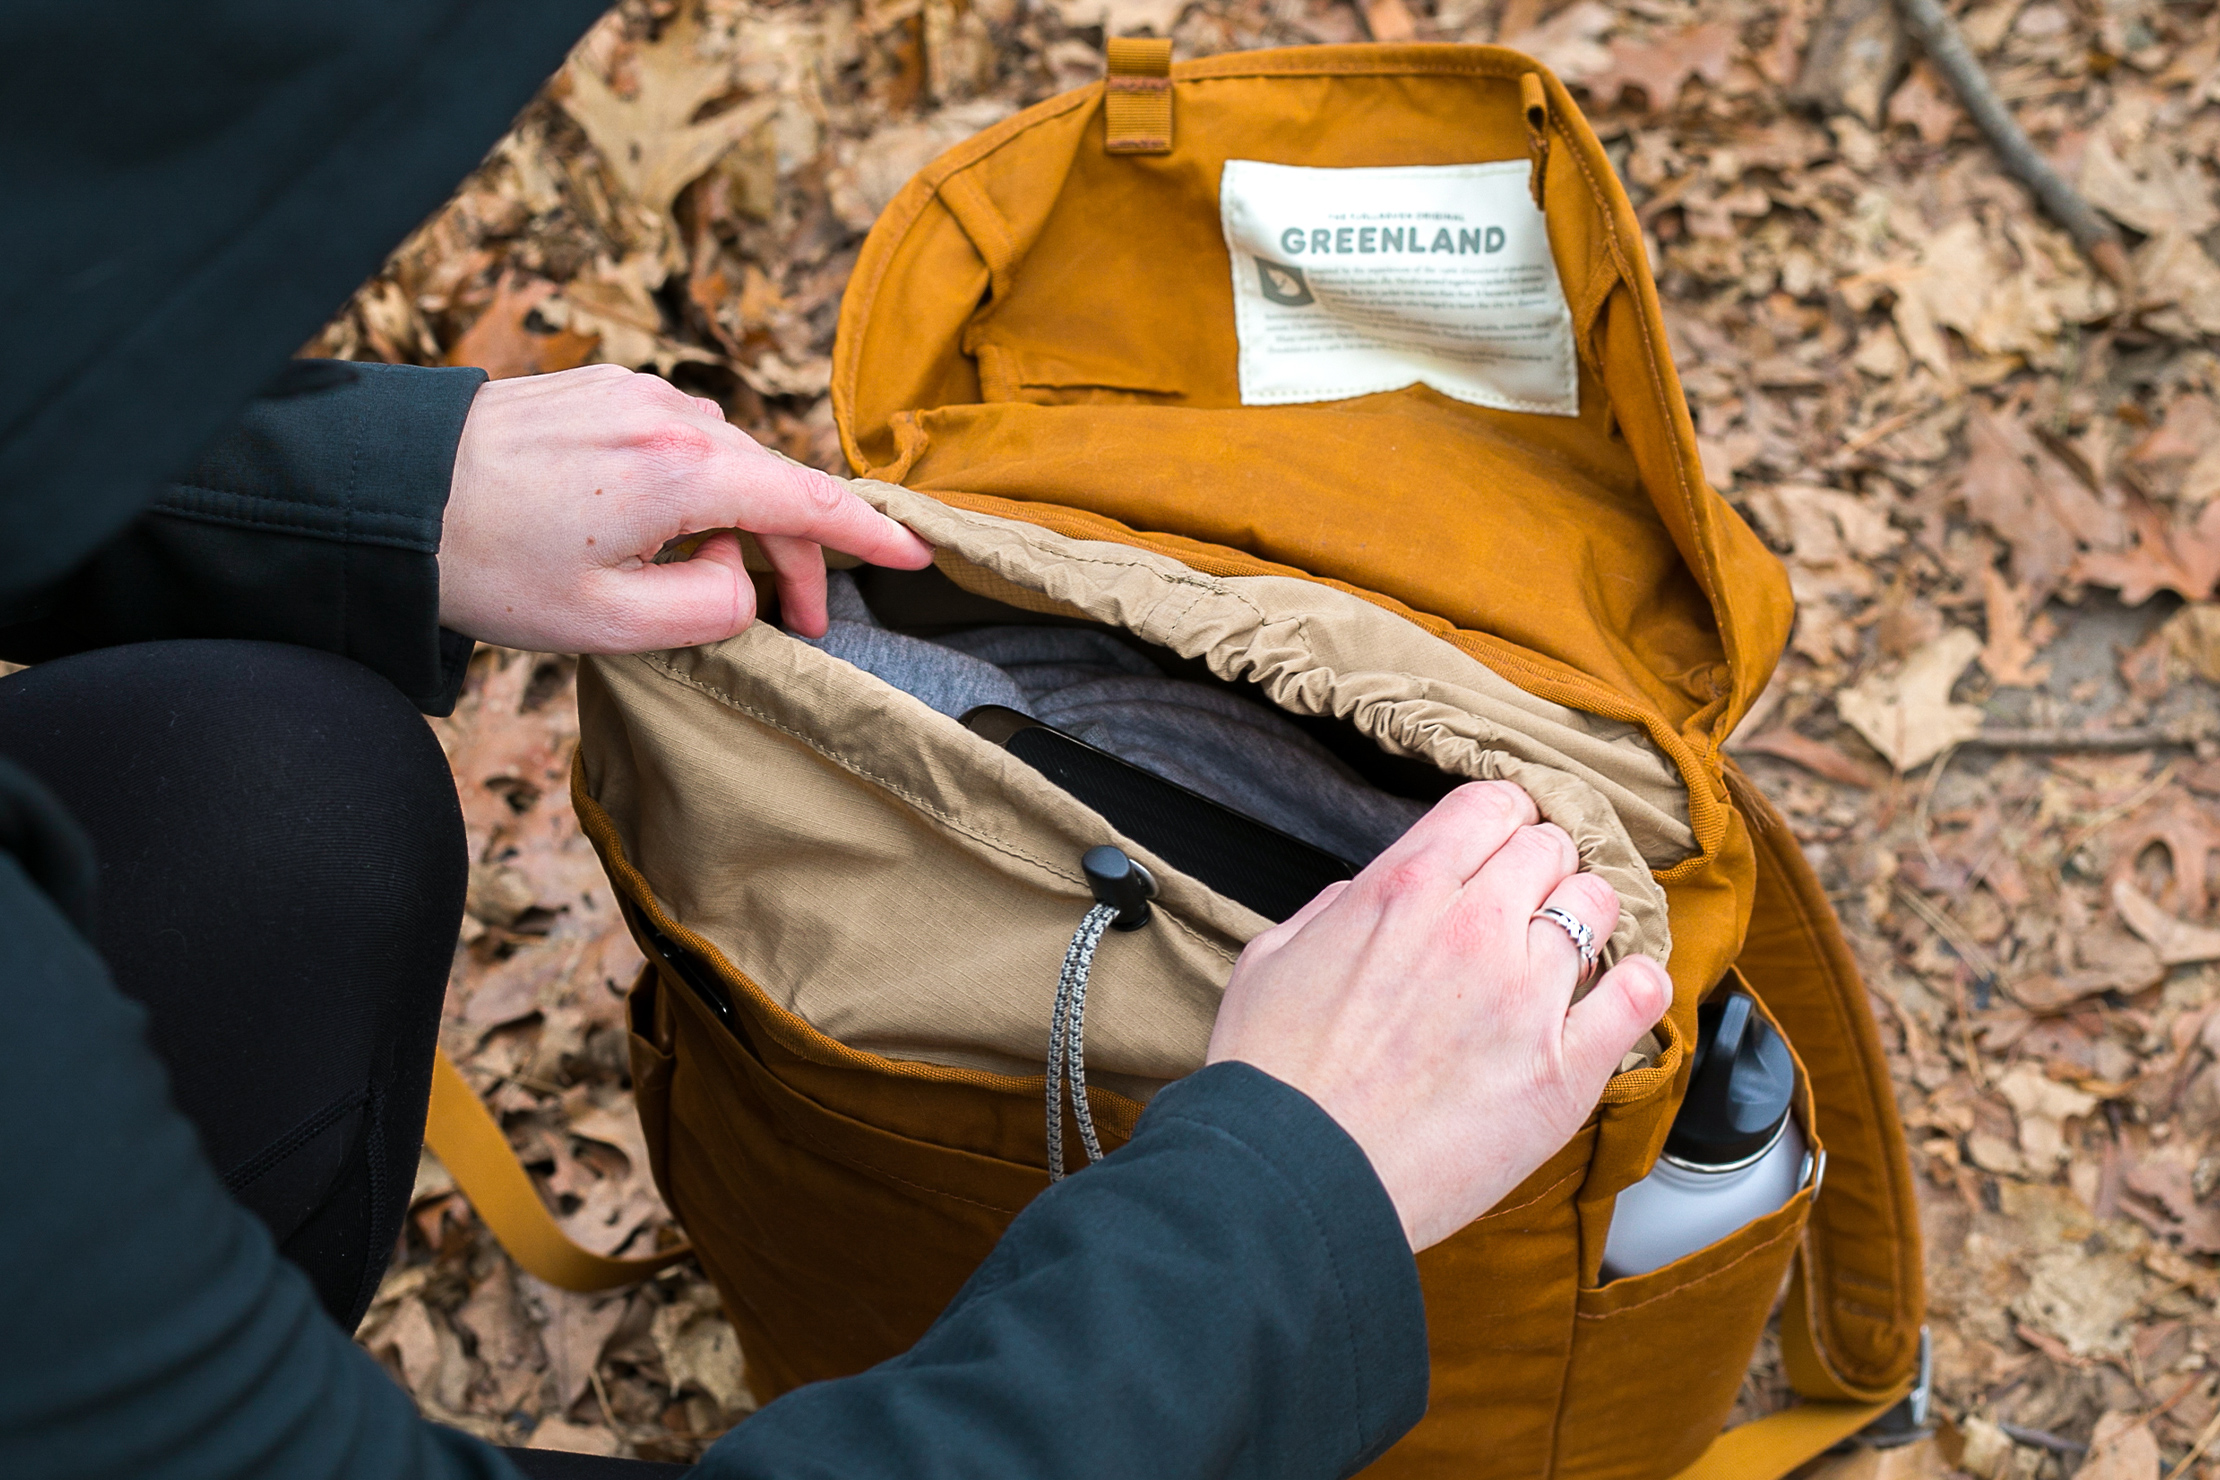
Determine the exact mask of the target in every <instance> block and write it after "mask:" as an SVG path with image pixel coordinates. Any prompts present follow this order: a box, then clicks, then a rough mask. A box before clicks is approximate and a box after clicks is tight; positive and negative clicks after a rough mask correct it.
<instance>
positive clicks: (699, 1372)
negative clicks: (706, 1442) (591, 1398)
mask: <svg viewBox="0 0 2220 1480" xmlns="http://www.w3.org/2000/svg"><path fill="white" fill-rule="evenodd" d="M696 1297H697V1298H695V1299H693V1300H688V1301H674V1302H672V1303H671V1304H669V1305H666V1306H664V1307H663V1308H662V1309H661V1310H659V1311H657V1312H656V1313H655V1320H654V1322H653V1323H652V1324H651V1325H650V1326H649V1328H648V1334H649V1336H650V1338H651V1339H652V1340H653V1341H654V1342H655V1349H656V1350H657V1351H658V1352H660V1353H661V1354H662V1357H663V1371H664V1372H665V1374H666V1375H668V1376H669V1378H670V1381H671V1391H672V1392H674V1393H677V1392H683V1391H687V1390H692V1391H694V1392H699V1393H704V1394H706V1395H708V1397H709V1398H710V1400H711V1401H712V1402H714V1403H715V1404H716V1405H717V1407H718V1409H719V1410H720V1411H721V1412H722V1413H723V1414H724V1415H725V1416H726V1417H728V1418H738V1417H739V1416H741V1415H742V1414H745V1413H748V1412H751V1411H753V1409H754V1408H755V1399H754V1398H753V1396H752V1395H751V1394H750V1393H749V1392H748V1387H747V1381H746V1376H747V1374H746V1369H745V1366H744V1364H743V1363H742V1360H741V1357H740V1341H739V1338H738V1337H737V1336H735V1335H734V1334H733V1330H732V1323H731V1322H730V1321H727V1320H726V1319H725V1313H724V1311H723V1310H722V1309H720V1308H719V1307H718V1306H717V1303H716V1300H715V1298H714V1297H713V1296H710V1295H708V1294H707V1292H706V1291H697V1292H696Z"/></svg>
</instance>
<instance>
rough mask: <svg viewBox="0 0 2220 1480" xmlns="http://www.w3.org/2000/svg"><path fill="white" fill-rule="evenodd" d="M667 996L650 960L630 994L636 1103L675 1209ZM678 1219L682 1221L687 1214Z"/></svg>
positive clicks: (673, 1061) (652, 1165) (653, 1163)
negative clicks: (672, 1190)
mask: <svg viewBox="0 0 2220 1480" xmlns="http://www.w3.org/2000/svg"><path fill="white" fill-rule="evenodd" d="M662 999H663V983H662V977H661V973H660V972H659V971H658V970H657V969H656V967H655V965H654V963H652V962H651V963H649V964H648V965H646V966H643V967H641V968H640V975H639V977H638V979H636V980H635V981H634V982H633V983H632V990H631V992H630V993H628V994H627V995H626V997H625V1019H626V1023H625V1025H626V1027H627V1029H628V1030H629V1031H628V1032H627V1034H626V1045H627V1047H628V1048H629V1049H630V1058H631V1061H632V1102H633V1104H634V1105H635V1106H636V1107H637V1108H638V1110H639V1115H640V1133H641V1134H642V1135H643V1136H644V1137H645V1138H646V1140H647V1152H648V1169H649V1170H650V1171H652V1172H653V1173H654V1174H655V1189H656V1191H658V1192H660V1193H662V1194H663V1202H664V1205H665V1206H667V1207H669V1208H670V1209H671V1211H672V1212H674V1213H676V1212H677V1211H678V1203H677V1202H676V1201H675V1200H674V1199H673V1198H672V1196H671V1181H670V1152H669V1147H670V1137H671V1079H672V1076H673V1075H674V1073H675V1072H676V1070H677V1068H678V1058H677V1056H676V1055H675V1054H673V1053H672V1052H671V1047H670V1039H671V1035H670V1021H669V1019H668V1017H666V1016H665V1015H664V1013H663V1011H662ZM679 1221H680V1223H681V1224H683V1223H684V1222H685V1219H684V1217H683V1216H681V1217H680V1219H679Z"/></svg>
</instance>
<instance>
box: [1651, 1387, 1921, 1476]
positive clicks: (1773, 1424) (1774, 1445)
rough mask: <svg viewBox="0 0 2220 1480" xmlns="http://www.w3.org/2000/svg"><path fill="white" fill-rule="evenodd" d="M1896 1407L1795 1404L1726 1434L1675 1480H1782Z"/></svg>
mask: <svg viewBox="0 0 2220 1480" xmlns="http://www.w3.org/2000/svg"><path fill="white" fill-rule="evenodd" d="M1898 1396H1899V1397H1900V1396H1902V1395H1901V1394H1899V1395H1898ZM1896 1403H1897V1399H1896V1398H1887V1399H1884V1400H1883V1401H1881V1402H1879V1403H1799V1404H1798V1405H1797V1406H1795V1407H1794V1408H1783V1409H1782V1410H1781V1411H1780V1412H1778V1413H1769V1414H1767V1415H1766V1416H1765V1417H1763V1418H1758V1419H1752V1420H1751V1421H1750V1422H1748V1423H1746V1424H1741V1425H1739V1426H1737V1427H1735V1428H1731V1429H1728V1430H1727V1431H1726V1432H1725V1433H1723V1434H1721V1435H1720V1436H1719V1437H1718V1438H1716V1439H1714V1440H1712V1441H1711V1447H1710V1448H1709V1449H1707V1450H1705V1451H1704V1452H1703V1455H1702V1456H1701V1457H1700V1458H1699V1459H1697V1461H1696V1462H1695V1463H1694V1464H1692V1465H1690V1466H1689V1467H1688V1468H1687V1469H1685V1470H1682V1471H1681V1472H1680V1474H1679V1475H1677V1476H1675V1477H1674V1480H1780V1477H1782V1476H1783V1475H1786V1474H1787V1473H1788V1472H1789V1471H1791V1470H1793V1469H1795V1468H1796V1467H1797V1466H1798V1465H1801V1464H1803V1463H1804V1462H1805V1461H1806V1460H1811V1459H1817V1458H1818V1457H1819V1456H1820V1455H1822V1454H1825V1453H1826V1452H1827V1451H1828V1450H1829V1449H1831V1448H1833V1447H1834V1446H1835V1445H1837V1444H1839V1443H1841V1442H1842V1441H1843V1440H1844V1439H1847V1438H1849V1437H1850V1436H1851V1435H1852V1434H1855V1433H1856V1432H1857V1431H1858V1430H1860V1429H1862V1428H1864V1427H1865V1426H1866V1425H1867V1424H1869V1423H1871V1422H1873V1420H1875V1419H1877V1418H1879V1417H1880V1416H1881V1415H1882V1414H1884V1413H1886V1412H1888V1411H1889V1410H1890V1409H1891V1408H1894V1407H1895V1406H1896Z"/></svg>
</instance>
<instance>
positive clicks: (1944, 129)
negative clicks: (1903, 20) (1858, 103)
mask: <svg viewBox="0 0 2220 1480" xmlns="http://www.w3.org/2000/svg"><path fill="white" fill-rule="evenodd" d="M1965 116H1966V115H1965V110H1964V109H1962V108H1960V107H1959V106H1958V98H1957V94H1955V93H1953V92H1952V91H1951V90H1950V89H1949V88H1948V87H1947V86H1945V85H1944V84H1943V83H1942V82H1940V81H1939V80H1937V78H1936V77H1935V73H1934V69H1933V68H1931V67H1929V66H1928V65H1927V63H1926V62H1924V61H1922V62H1919V63H1917V64H1916V65H1914V66H1913V67H1912V69H1911V70H1910V71H1909V72H1907V73H1905V74H1904V81H1903V82H1902V83H1900V84H1899V85H1898V86H1897V89H1896V91H1895V92H1893V93H1890V94H1889V110H1888V119H1889V122H1890V123H1906V124H1910V125H1911V126H1912V127H1913V128H1914V129H1915V130H1917V131H1918V133H1919V137H1920V140H1921V142H1923V143H1925V144H1926V145H1927V146H1928V147H1929V148H1931V149H1932V148H1934V147H1936V146H1937V145H1940V144H1944V143H1947V142H1948V141H1949V139H1950V135H1951V131H1952V130H1953V129H1955V128H1957V126H1958V123H1959V120H1961V119H1963V118H1964V117H1965Z"/></svg>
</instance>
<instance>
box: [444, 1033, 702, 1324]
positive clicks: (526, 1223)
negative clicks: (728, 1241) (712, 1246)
mask: <svg viewBox="0 0 2220 1480" xmlns="http://www.w3.org/2000/svg"><path fill="white" fill-rule="evenodd" d="M424 1144H425V1145H426V1146H428V1147H430V1148H431V1151H432V1154H433V1155H434V1156H436V1157H438V1158H439V1160H440V1164H441V1165H442V1166H444V1167H446V1168H447V1170H448V1172H449V1174H451V1175H452V1176H453V1177H454V1179H455V1185H456V1187H458V1188H460V1189H461V1190H462V1195H463V1196H464V1197H466V1198H468V1199H470V1205H471V1206H472V1207H473V1208H475V1209H477V1210H478V1216H479V1217H480V1218H482V1219H484V1220H485V1224H486V1227H488V1228H490V1229H492V1230H493V1236H494V1237H495V1238H496V1239H498V1240H499V1241H500V1243H501V1247H502V1248H504V1249H506V1250H508V1251H509V1257H510V1258H512V1259H514V1260H515V1261H516V1262H517V1263H518V1264H520V1265H522V1266H523V1267H524V1269H525V1270H526V1271H527V1272H529V1273H531V1274H534V1275H537V1276H539V1278H541V1279H543V1280H545V1281H547V1283H549V1284H551V1285H553V1286H555V1287H556V1288H557V1289H561V1290H574V1291H581V1292H583V1291H588V1290H610V1289H614V1288H616V1287H617V1286H619V1285H629V1284H631V1283H633V1282H634V1281H636V1280H644V1279H646V1278H647V1277H648V1276H649V1275H651V1274H654V1273H655V1272H656V1271H657V1270H659V1269H662V1268H664V1267H665V1266H667V1265H671V1264H675V1263H677V1262H678V1261H679V1260H681V1259H683V1258H685V1257H686V1256H687V1255H688V1254H690V1253H692V1252H693V1249H692V1247H691V1246H690V1245H686V1244H680V1245H679V1246H678V1247H676V1248H673V1249H664V1250H661V1251H659V1252H657V1253H654V1254H649V1255H647V1256H645V1257H644V1258H639V1259H612V1258H610V1257H609V1256H608V1255H606V1254H596V1253H595V1252H593V1250H591V1249H588V1248H585V1247H584V1246H582V1245H580V1244H578V1243H577V1242H575V1241H574V1240H573V1239H572V1238H571V1236H570V1235H569V1234H567V1233H565V1232H563V1230H562V1228H561V1227H560V1226H559V1225H558V1224H557V1223H556V1222H555V1217H554V1215H553V1214H552V1213H550V1212H548V1210H547V1204H546V1203H543V1202H541V1201H540V1195H539V1193H538V1191H537V1190H535V1189H534V1188H533V1186H532V1179H531V1177H530V1176H529V1175H527V1174H526V1172H525V1170H524V1168H523V1166H522V1165H521V1164H520V1163H519V1162H518V1161H517V1159H516V1153H515V1152H514V1151H512V1150H510V1149H509V1138H508V1137H507V1136H505V1135H503V1134H502V1133H501V1125H500V1123H499V1122H498V1121H496V1120H495V1119H494V1118H493V1112H492V1111H490V1110H488V1109H486V1107H485V1105H484V1103H483V1102H481V1101H480V1100H479V1098H478V1096H477V1095H476V1094H474V1093H473V1092H472V1091H471V1088H470V1084H469V1081H467V1080H465V1079H464V1078H463V1077H462V1071H461V1070H459V1069H457V1068H456V1067H455V1065H454V1063H453V1062H452V1061H451V1060H450V1059H449V1058H448V1057H447V1055H446V1053H444V1052H440V1053H438V1054H437V1055H436V1056H435V1057H434V1059H433V1061H432V1103H431V1107H430V1109H429V1111H428V1112H427V1113H426V1115H425V1119H424Z"/></svg>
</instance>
